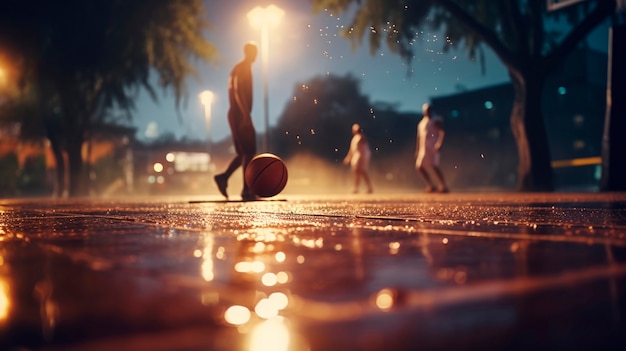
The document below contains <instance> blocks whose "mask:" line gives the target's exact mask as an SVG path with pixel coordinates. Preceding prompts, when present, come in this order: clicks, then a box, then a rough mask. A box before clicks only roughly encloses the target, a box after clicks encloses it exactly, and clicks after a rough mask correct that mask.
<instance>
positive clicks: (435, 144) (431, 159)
mask: <svg viewBox="0 0 626 351" xmlns="http://www.w3.org/2000/svg"><path fill="white" fill-rule="evenodd" d="M422 113H423V114H424V117H423V118H422V120H421V121H420V122H419V124H418V125H417V143H416V150H415V154H416V157H417V158H416V161H415V168H417V171H418V172H419V174H420V175H421V176H422V178H423V179H424V181H425V182H426V190H425V191H426V192H427V193H432V192H433V191H435V187H434V184H433V182H432V181H431V179H430V176H429V175H428V170H429V169H430V170H432V172H433V173H434V174H435V176H436V177H437V181H438V182H439V186H438V187H437V192H440V193H447V192H448V186H447V185H446V182H445V180H444V178H443V173H442V172H441V169H440V168H439V158H440V155H439V150H440V149H441V145H442V144H443V138H444V136H445V132H444V130H443V126H442V124H441V120H440V119H439V118H436V117H435V116H433V115H432V109H431V106H430V105H429V104H427V103H426V104H424V105H422Z"/></svg>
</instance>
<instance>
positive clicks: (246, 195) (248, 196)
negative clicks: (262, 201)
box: [241, 192, 259, 201]
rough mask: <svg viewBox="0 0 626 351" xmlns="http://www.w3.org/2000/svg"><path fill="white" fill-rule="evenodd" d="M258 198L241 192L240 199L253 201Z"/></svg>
mask: <svg viewBox="0 0 626 351" xmlns="http://www.w3.org/2000/svg"><path fill="white" fill-rule="evenodd" d="M258 199H259V198H258V197H257V196H256V195H253V194H250V193H245V192H244V193H241V200H242V201H255V200H258Z"/></svg>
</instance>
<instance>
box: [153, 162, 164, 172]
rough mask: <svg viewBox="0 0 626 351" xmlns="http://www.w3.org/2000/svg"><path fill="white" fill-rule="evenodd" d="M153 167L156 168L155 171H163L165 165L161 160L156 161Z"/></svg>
mask: <svg viewBox="0 0 626 351" xmlns="http://www.w3.org/2000/svg"><path fill="white" fill-rule="evenodd" d="M152 169H154V171H155V172H157V173H161V172H163V165H162V164H161V163H160V162H155V163H154V165H153V166H152Z"/></svg>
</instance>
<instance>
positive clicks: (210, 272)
mask: <svg viewBox="0 0 626 351" xmlns="http://www.w3.org/2000/svg"><path fill="white" fill-rule="evenodd" d="M214 245H215V239H214V238H213V236H207V237H206V239H205V241H204V250H203V252H202V266H201V271H202V278H204V280H206V281H207V282H210V281H213V279H214V278H215V262H214V261H213V246H214Z"/></svg>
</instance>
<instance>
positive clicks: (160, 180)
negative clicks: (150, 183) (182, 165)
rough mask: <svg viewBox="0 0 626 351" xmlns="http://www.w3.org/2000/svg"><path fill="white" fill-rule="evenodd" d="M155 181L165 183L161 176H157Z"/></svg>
mask: <svg viewBox="0 0 626 351" xmlns="http://www.w3.org/2000/svg"><path fill="white" fill-rule="evenodd" d="M156 181H157V183H159V184H163V183H165V178H164V177H163V176H158V177H157V179H156Z"/></svg>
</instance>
